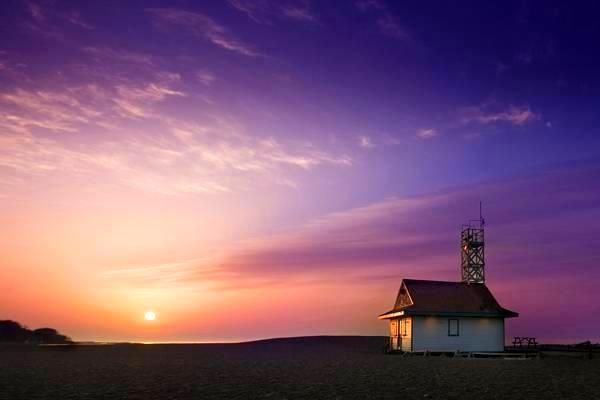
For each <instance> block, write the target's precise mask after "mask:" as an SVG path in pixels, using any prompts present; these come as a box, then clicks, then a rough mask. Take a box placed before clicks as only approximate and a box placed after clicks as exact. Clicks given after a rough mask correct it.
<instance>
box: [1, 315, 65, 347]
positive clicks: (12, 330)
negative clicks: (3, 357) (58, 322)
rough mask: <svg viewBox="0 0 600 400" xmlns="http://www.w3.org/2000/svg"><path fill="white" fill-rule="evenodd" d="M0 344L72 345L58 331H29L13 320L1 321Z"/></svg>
mask: <svg viewBox="0 0 600 400" xmlns="http://www.w3.org/2000/svg"><path fill="white" fill-rule="evenodd" d="M0 343H35V344H64V343H72V340H71V338H69V337H68V336H65V335H62V334H60V333H59V332H58V331H57V330H56V329H52V328H39V329H33V330H32V329H29V328H27V327H25V326H23V325H21V324H19V323H18V322H15V321H11V320H4V321H0Z"/></svg>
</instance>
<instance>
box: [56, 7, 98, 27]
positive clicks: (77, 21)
mask: <svg viewBox="0 0 600 400" xmlns="http://www.w3.org/2000/svg"><path fill="white" fill-rule="evenodd" d="M63 17H64V19H66V20H67V21H69V22H70V23H72V24H73V25H76V26H78V27H80V28H84V29H88V30H92V29H95V28H94V26H93V25H92V24H90V23H88V22H86V21H85V20H84V19H83V17H82V16H81V13H80V12H78V11H71V12H67V13H65V14H64V15H63Z"/></svg>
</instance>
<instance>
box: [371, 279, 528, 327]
mask: <svg viewBox="0 0 600 400" xmlns="http://www.w3.org/2000/svg"><path fill="white" fill-rule="evenodd" d="M404 287H405V288H406V292H408V296H409V297H410V300H412V304H410V301H408V299H407V298H406V293H404V290H403V288H404ZM407 301H408V304H407ZM399 311H404V315H462V316H474V317H504V318H510V317H517V316H519V314H517V313H516V312H514V311H510V310H507V309H505V308H502V306H500V304H498V302H497V301H496V299H495V298H494V295H493V294H492V292H490V290H489V289H488V288H487V286H486V285H485V284H482V283H471V284H467V283H464V282H443V281H424V280H416V279H404V280H403V281H402V284H401V285H400V291H399V292H398V297H397V299H396V303H395V306H394V309H392V310H390V311H388V312H386V313H384V314H381V316H380V317H383V318H385V317H386V315H387V314H390V313H396V312H399Z"/></svg>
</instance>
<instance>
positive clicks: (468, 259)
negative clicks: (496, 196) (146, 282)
mask: <svg viewBox="0 0 600 400" xmlns="http://www.w3.org/2000/svg"><path fill="white" fill-rule="evenodd" d="M472 222H473V221H472V220H471V222H469V224H467V225H463V226H462V229H461V233H460V258H461V278H462V281H463V282H465V283H469V284H470V283H485V240H484V226H485V220H484V219H483V213H482V204H481V201H480V202H479V227H476V226H473V225H472Z"/></svg>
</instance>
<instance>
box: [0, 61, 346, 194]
mask: <svg viewBox="0 0 600 400" xmlns="http://www.w3.org/2000/svg"><path fill="white" fill-rule="evenodd" d="M156 76H157V77H162V78H161V79H159V80H155V81H152V82H147V83H143V84H142V83H135V84H134V83H127V84H125V83H122V84H118V85H116V86H114V87H100V86H97V85H83V86H77V87H71V88H63V89H62V90H60V91H52V90H37V91H34V90H25V89H15V90H14V91H9V92H5V93H1V92H0V106H1V110H2V111H0V130H1V131H2V134H3V137H2V139H3V140H2V143H1V147H2V149H1V150H0V153H1V155H0V165H1V166H3V167H4V168H7V170H6V171H5V174H4V175H5V178H9V177H12V178H14V179H11V180H10V182H13V183H14V184H17V183H18V182H19V179H25V180H31V177H32V176H33V177H42V176H44V174H49V173H53V172H54V171H60V172H61V173H60V175H53V176H55V177H58V176H60V177H61V179H64V180H65V181H69V180H73V179H75V178H77V177H80V176H84V175H89V176H94V177H95V178H94V179H91V181H95V182H102V181H103V180H105V181H106V182H112V183H117V184H119V185H125V186H128V187H131V188H134V189H139V190H142V191H145V192H149V193H157V194H163V195H182V194H215V195H218V194H227V193H229V192H233V191H236V190H240V189H242V188H249V189H252V185H251V182H256V181H257V180H260V181H263V182H266V183H272V184H276V185H285V186H288V187H297V184H296V182H294V181H293V180H291V179H290V177H289V176H288V172H289V170H290V169H297V170H303V171H310V170H312V169H313V168H316V167H318V166H326V165H330V166H349V165H351V159H350V158H349V157H348V156H345V155H335V154H331V153H329V152H326V151H323V150H320V149H318V148H315V147H314V146H311V145H305V144H298V143H288V142H287V141H283V142H282V141H280V140H276V139H275V138H270V137H269V138H261V137H256V136H253V135H250V134H248V133H247V132H245V130H244V128H243V125H241V124H240V123H239V122H237V121H234V120H231V119H227V118H224V117H219V116H218V115H213V116H210V115H209V116H208V117H207V118H206V120H204V121H202V125H200V124H198V123H195V122H189V121H184V120H181V119H178V118H174V117H173V116H167V115H164V114H163V113H162V112H161V109H160V107H159V105H160V103H161V102H164V101H165V100H166V99H168V98H172V97H175V98H176V97H183V96H185V95H186V94H185V93H184V92H182V91H180V90H178V89H176V88H174V87H173V85H176V84H177V83H178V82H179V79H180V78H179V76H178V75H177V74H172V73H166V72H164V73H157V74H156ZM132 124H133V125H132ZM125 127H126V128H125ZM99 131H103V132H110V135H107V140H100V141H97V142H95V144H94V146H92V147H87V146H83V147H81V146H80V145H79V144H78V143H81V142H84V143H85V142H86V141H88V140H90V138H91V137H93V136H94V137H95V136H96V135H95V134H96V133H97V132H99ZM50 133H52V134H53V135H50ZM56 133H68V134H71V135H69V139H68V140H67V139H62V136H63V135H56ZM121 133H123V134H122V135H121ZM80 136H81V138H78V139H74V138H75V137H80ZM100 137H101V136H98V138H100ZM109 138H112V139H109ZM77 179H78V178H77ZM3 182H9V181H7V180H6V179H5V180H4V181H3ZM0 189H1V188H0Z"/></svg>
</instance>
